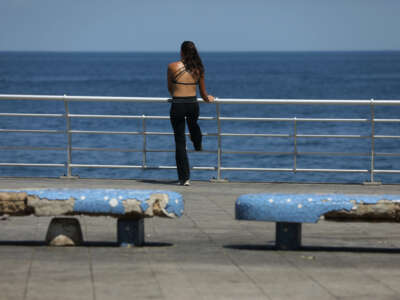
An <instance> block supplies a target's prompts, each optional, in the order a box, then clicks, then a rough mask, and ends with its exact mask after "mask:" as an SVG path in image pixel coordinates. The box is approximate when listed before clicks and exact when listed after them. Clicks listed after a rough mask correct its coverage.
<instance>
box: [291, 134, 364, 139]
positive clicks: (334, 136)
mask: <svg viewBox="0 0 400 300" xmlns="http://www.w3.org/2000/svg"><path fill="white" fill-rule="evenodd" d="M296 137H299V138H352V139H355V138H360V139H365V138H371V136H367V135H358V134H297V135H296Z"/></svg>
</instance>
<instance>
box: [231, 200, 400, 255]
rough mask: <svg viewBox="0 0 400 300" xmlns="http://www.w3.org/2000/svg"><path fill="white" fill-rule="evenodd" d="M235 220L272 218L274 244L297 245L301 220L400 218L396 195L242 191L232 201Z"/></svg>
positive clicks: (278, 246)
mask: <svg viewBox="0 0 400 300" xmlns="http://www.w3.org/2000/svg"><path fill="white" fill-rule="evenodd" d="M235 214H236V219H237V220H254V221H269V222H276V232H275V235H276V240H275V243H276V248H277V249H287V250H295V249H298V248H300V247H301V224H302V223H317V222H318V220H319V219H320V218H321V217H324V218H325V219H327V220H334V221H350V220H351V221H367V222H368V221H372V222H400V195H351V194H347V195H345V194H324V195H321V194H320V195H319V194H246V195H242V196H240V197H238V199H237V200H236V205H235Z"/></svg>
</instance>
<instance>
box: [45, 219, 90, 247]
mask: <svg viewBox="0 0 400 300" xmlns="http://www.w3.org/2000/svg"><path fill="white" fill-rule="evenodd" d="M46 242H47V243H48V244H49V245H50V246H77V245H80V244H82V242H83V236H82V230H81V225H80V223H79V220H78V219H76V218H53V219H52V220H51V222H50V224H49V227H48V229H47V234H46Z"/></svg>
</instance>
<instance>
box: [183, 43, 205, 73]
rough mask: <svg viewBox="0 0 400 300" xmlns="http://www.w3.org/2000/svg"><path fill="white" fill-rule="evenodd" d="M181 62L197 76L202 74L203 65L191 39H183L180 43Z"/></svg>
mask: <svg viewBox="0 0 400 300" xmlns="http://www.w3.org/2000/svg"><path fill="white" fill-rule="evenodd" d="M181 55H182V62H183V64H184V65H185V68H186V70H188V71H189V72H190V73H192V74H195V75H197V76H199V77H200V76H203V74H204V66H203V63H202V61H201V58H200V56H199V53H198V52H197V49H196V46H195V45H194V43H193V42H191V41H184V42H183V43H182V45H181Z"/></svg>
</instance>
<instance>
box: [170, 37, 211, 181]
mask: <svg viewBox="0 0 400 300" xmlns="http://www.w3.org/2000/svg"><path fill="white" fill-rule="evenodd" d="M167 79H168V91H169V93H170V94H171V96H172V106H171V111H170V119H171V124H172V128H173V129H174V136H175V159H176V167H177V169H178V178H179V183H180V184H181V185H185V186H187V185H190V181H189V178H190V169H189V161H188V157H187V153H186V138H185V119H186V122H187V124H188V127H189V132H190V139H191V140H192V142H193V146H194V148H195V150H196V151H201V149H202V146H201V139H202V136H201V130H200V127H199V125H198V124H197V120H198V118H199V104H198V103H197V96H196V91H197V85H199V89H200V95H201V97H202V98H203V100H204V101H206V102H213V101H214V97H213V96H211V95H208V94H207V92H206V86H205V83H204V66H203V63H202V62H201V58H200V56H199V54H198V53H197V49H196V46H195V45H194V43H193V42H190V41H185V42H183V43H182V45H181V60H180V61H176V62H173V63H170V64H169V65H168V74H167Z"/></svg>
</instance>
